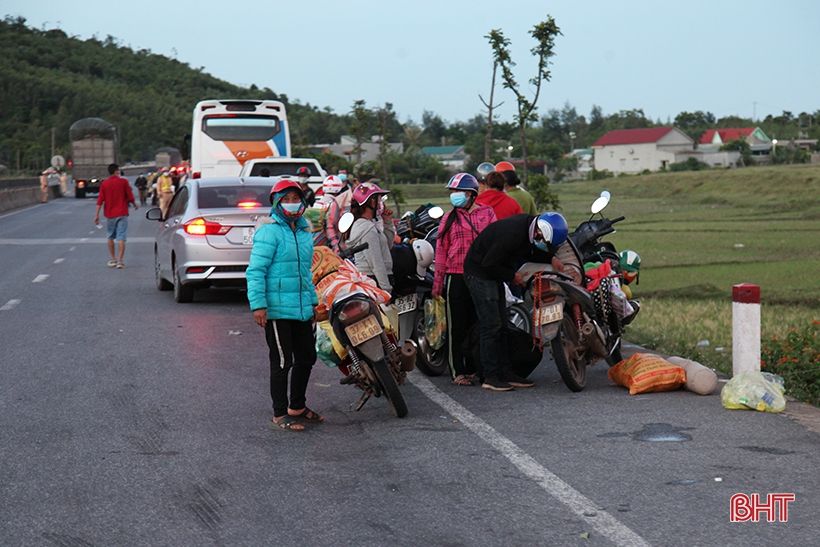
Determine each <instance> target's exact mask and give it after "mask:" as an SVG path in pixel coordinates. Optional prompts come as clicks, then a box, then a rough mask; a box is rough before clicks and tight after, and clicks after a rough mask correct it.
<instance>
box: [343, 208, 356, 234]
mask: <svg viewBox="0 0 820 547" xmlns="http://www.w3.org/2000/svg"><path fill="white" fill-rule="evenodd" d="M355 220H356V218H355V217H354V216H353V213H349V212H348V213H345V214H343V215H342V218H340V219H339V231H340V232H341V233H343V234H346V233H347V231H348V230H350V227H351V226H353V221H355Z"/></svg>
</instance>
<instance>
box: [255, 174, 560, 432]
mask: <svg viewBox="0 0 820 547" xmlns="http://www.w3.org/2000/svg"><path fill="white" fill-rule="evenodd" d="M488 165H489V166H490V167H491V168H492V169H489V170H487V169H486V166H484V168H485V169H484V170H483V172H482V170H479V173H478V177H476V176H474V175H472V174H470V173H458V174H456V175H454V176H453V177H452V178H451V179H450V180H449V182H448V183H447V184H446V186H445V188H444V189H443V190H444V191H446V192H447V193H448V194H449V201H450V204H451V206H452V208H451V209H450V210H449V211H447V212H446V214H445V215H444V216H443V217H442V218H441V220H440V224H439V229H438V238H437V241H436V248H435V259H434V261H435V277H434V284H433V289H432V291H433V294H434V296H436V297H441V298H443V299H444V303H445V306H446V315H447V318H448V321H447V328H448V336H447V343H448V357H449V363H450V373H451V377H452V381H453V383H454V384H456V385H459V386H470V385H475V384H476V383H477V382H480V385H481V386H482V387H483V388H484V389H487V390H491V391H511V390H513V389H515V388H526V387H531V386H533V385H534V384H533V382H532V381H531V380H528V379H526V378H522V377H519V376H517V375H516V374H515V373H514V372H513V371H512V369H511V366H510V365H511V363H510V362H509V359H508V356H509V352H508V351H507V350H506V347H505V344H506V339H505V336H504V332H505V328H506V322H507V320H506V299H505V284H506V285H509V286H513V287H515V286H521V285H523V279H522V278H521V276H520V274H518V273H517V270H518V267H519V266H520V265H521V264H523V263H524V262H545V263H552V265H553V267H556V268H559V269H561V268H562V264H561V262H560V260H558V258H556V256H555V255H556V250H557V249H558V248H559V247H560V246H561V245H562V244H563V243H564V242H565V241H566V239H567V236H568V227H567V222H566V220H565V219H564V217H563V216H562V215H561V214H559V213H555V212H547V213H542V214H538V212H537V210H536V207H535V202H534V200H533V198H532V196H531V195H530V194H529V193H528V192H527V191H526V190H525V189H524V188H522V187H521V185H520V181H519V179H518V177H517V175H516V173H515V168H514V166H513V165H512V164H510V163H509V162H501V163H499V164H497V165H495V166H493V165H492V164H488ZM304 186H305V185H302V184H300V182H299V180H298V178H297V177H291V178H290V179H288V178H285V179H280V180H279V181H278V182H277V183H276V185H275V186H274V187H273V189H272V192H271V205H272V209H271V214H270V217H269V218H267V219H265V221H264V223H263V224H261V225H260V228H259V229H257V232H256V235H255V237H254V245H253V250H252V253H251V259H250V264H249V266H248V269H247V279H248V299H249V301H250V307H251V310H252V313H253V317H254V320H255V321H256V322H257V324H259V325H260V326H261V327H264V328H265V334H266V340H267V345H268V349H269V355H270V358H269V360H270V367H271V375H270V381H271V386H270V389H271V399H272V401H273V407H274V416H273V420H272V421H273V424H274V425H275V426H277V427H280V428H282V429H288V430H292V431H302V430H304V426H305V424H306V423H310V422H314V423H318V422H321V421H323V420H324V418H323V417H322V416H321V415H320V414H319V413H317V412H315V411H313V410H311V409H310V408H308V407H307V406H306V402H305V387H306V386H307V383H308V380H309V378H310V369H311V366H312V362H313V360H314V359H315V349H314V347H313V344H309V343H308V338H310V337H312V334H310V333H309V332H308V327H307V326H306V325H307V324H308V323H310V321H312V320H313V319H314V315H313V310H312V304H311V303H315V293H314V292H312V290H313V289H312V285H310V283H311V274H310V271H309V269H306V265H309V264H310V260H309V256H310V254H309V250H311V249H312V247H313V239H312V238H309V237H308V236H307V233H308V232H309V231H310V228H309V224H308V222H307V221H306V220H305V219H304V218H303V215H304V213H305V211H306V210H307V209H308V207H309V206H310V201H311V200H315V201H316V203H317V204H319V205H320V207H321V208H322V210H323V211H324V215H323V217H322V220H321V223H322V225H321V227H314V228H318V229H319V230H321V232H322V233H323V235H324V239H323V241H325V242H326V244H327V245H328V246H329V247H331V248H332V249H333V250H335V251H337V252H338V251H340V250H342V249H345V248H352V247H355V246H357V245H359V244H361V243H367V244H368V245H367V247H366V249H364V250H362V251H359V252H357V253H356V254H355V256H354V261H355V264H356V267H357V269H359V270H360V271H361V272H362V273H363V274H365V275H367V276H369V277H371V278H372V279H373V280H374V282H375V283H376V284H377V285H378V287H379V288H381V289H384V290H385V291H388V292H391V291H393V289H394V287H395V282H396V280H395V278H394V275H393V274H394V271H393V266H394V264H393V258H392V256H391V248H392V247H393V246H394V244H396V243H397V238H396V231H395V223H394V221H393V212H392V210H391V209H390V208H389V207H388V205H387V198H388V195H389V193H390V192H389V191H388V190H386V189H384V188H382V187H381V186H380V185H379V184H378V181H377V180H375V179H374V177H372V175H371V174H367V173H359V177H358V178H357V177H354V176H351V175H348V174H347V173H346V172H339V173H338V174H335V175H330V176H328V177H327V178H326V179H325V180H324V183H323V185H322V188H321V190H320V191H319V192H317V194H319V195H318V196H314V195H311V194H312V192H311V193H310V194H309V193H308V192H307V190H306V189H305V188H304ZM347 212H350V213H352V215H353V218H354V221H353V223H352V226H350V227H349V228H347V229H346V230H344V231H343V230H341V229H340V220H341V219H342V217H343V215H344V213H347ZM297 253H299V256H297ZM301 254H304V257H301V256H300V255H301ZM272 279H275V282H272ZM307 287H311V288H309V289H308V288H307ZM274 288H275V289H276V290H274ZM274 292H275V293H276V294H274ZM476 324H478V329H479V332H480V361H479V362H478V363H475V362H472V361H471V360H470V359H468V356H466V355H465V351H464V341H465V338H466V336H467V333H468V331H470V329H471V328H473V326H474V325H476ZM289 371H290V373H289ZM289 374H290V379H288V375H289ZM288 385H290V395H288V390H287V387H288Z"/></svg>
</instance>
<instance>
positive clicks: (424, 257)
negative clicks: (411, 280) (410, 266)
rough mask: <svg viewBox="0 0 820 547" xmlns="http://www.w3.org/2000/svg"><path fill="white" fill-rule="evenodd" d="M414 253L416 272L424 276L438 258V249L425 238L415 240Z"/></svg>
mask: <svg viewBox="0 0 820 547" xmlns="http://www.w3.org/2000/svg"><path fill="white" fill-rule="evenodd" d="M413 254H415V255H416V273H417V274H418V276H419V277H424V274H425V273H427V268H429V267H430V264H432V263H433V260H435V258H436V251H435V250H434V249H433V246H432V245H430V242H429V241H427V240H424V239H414V240H413Z"/></svg>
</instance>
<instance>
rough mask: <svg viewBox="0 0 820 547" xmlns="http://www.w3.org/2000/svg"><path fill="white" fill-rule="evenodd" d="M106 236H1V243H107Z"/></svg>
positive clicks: (149, 240) (143, 239) (137, 240)
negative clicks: (50, 237)
mask: <svg viewBox="0 0 820 547" xmlns="http://www.w3.org/2000/svg"><path fill="white" fill-rule="evenodd" d="M107 242H108V238H105V237H94V238H88V237H81V238H69V237H64V238H56V237H55V238H53V239H48V238H35V237H26V238H22V237H21V238H0V245H77V244H80V243H107ZM153 242H154V238H153V237H129V238H128V243H153Z"/></svg>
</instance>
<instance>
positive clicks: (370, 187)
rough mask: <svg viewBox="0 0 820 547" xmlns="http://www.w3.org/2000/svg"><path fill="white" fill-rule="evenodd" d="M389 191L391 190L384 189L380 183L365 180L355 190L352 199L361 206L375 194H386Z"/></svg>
mask: <svg viewBox="0 0 820 547" xmlns="http://www.w3.org/2000/svg"><path fill="white" fill-rule="evenodd" d="M389 193H390V191H389V190H384V189H382V188H381V187H380V186H379V185H378V184H374V183H372V182H363V183H362V184H360V185H358V186H357V187H356V189H355V190H353V196H352V199H353V202H354V203H356V204H357V205H359V206H361V205H364V204H365V203H367V200H369V199H370V198H371V197H373V196H376V195H385V196H386V195H387V194H389Z"/></svg>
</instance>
